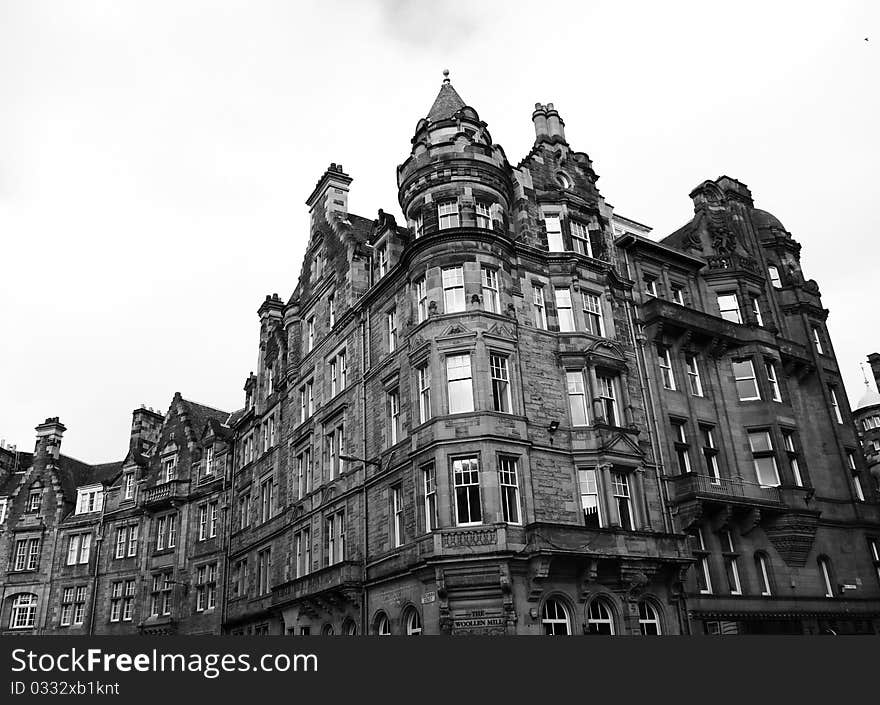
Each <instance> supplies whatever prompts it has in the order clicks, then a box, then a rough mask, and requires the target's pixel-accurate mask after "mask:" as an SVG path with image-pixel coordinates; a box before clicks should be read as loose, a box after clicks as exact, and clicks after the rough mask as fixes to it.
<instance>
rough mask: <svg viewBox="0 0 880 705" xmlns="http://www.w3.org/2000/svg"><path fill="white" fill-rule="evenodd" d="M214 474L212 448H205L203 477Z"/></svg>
mask: <svg viewBox="0 0 880 705" xmlns="http://www.w3.org/2000/svg"><path fill="white" fill-rule="evenodd" d="M213 474H214V446H208V447H207V448H205V475H213Z"/></svg>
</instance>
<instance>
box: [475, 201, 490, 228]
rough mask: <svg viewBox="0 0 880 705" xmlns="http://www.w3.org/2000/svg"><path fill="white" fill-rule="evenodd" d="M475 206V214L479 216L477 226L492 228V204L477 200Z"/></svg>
mask: <svg viewBox="0 0 880 705" xmlns="http://www.w3.org/2000/svg"><path fill="white" fill-rule="evenodd" d="M475 205H476V208H475V215H476V218H477V227H478V228H485V229H486V230H491V229H492V211H491V204H489V203H487V202H486V201H477V202H476V204H475Z"/></svg>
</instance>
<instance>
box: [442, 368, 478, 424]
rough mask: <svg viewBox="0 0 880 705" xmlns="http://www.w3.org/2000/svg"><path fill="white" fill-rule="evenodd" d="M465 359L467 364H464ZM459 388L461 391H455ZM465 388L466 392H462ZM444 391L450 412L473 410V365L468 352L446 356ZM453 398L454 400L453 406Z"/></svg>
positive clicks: (465, 412)
mask: <svg viewBox="0 0 880 705" xmlns="http://www.w3.org/2000/svg"><path fill="white" fill-rule="evenodd" d="M465 360H466V361H467V364H464V361H465ZM456 361H459V362H458V363H456ZM459 388H460V389H461V390H462V391H461V392H458V391H457V390H459ZM465 388H466V389H467V393H465V392H464V389H465ZM454 390H456V391H454ZM446 392H447V401H448V407H449V413H450V414H467V413H470V412H472V411H473V410H474V385H473V365H472V361H471V355H470V353H458V354H454V355H447V356H446ZM453 399H455V400H456V404H455V406H453Z"/></svg>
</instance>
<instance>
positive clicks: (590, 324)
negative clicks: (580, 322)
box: [581, 289, 605, 338]
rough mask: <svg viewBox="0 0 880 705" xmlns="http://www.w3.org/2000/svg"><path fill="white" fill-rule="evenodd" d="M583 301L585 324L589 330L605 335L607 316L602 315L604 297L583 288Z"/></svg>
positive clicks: (600, 335)
mask: <svg viewBox="0 0 880 705" xmlns="http://www.w3.org/2000/svg"><path fill="white" fill-rule="evenodd" d="M581 302H582V304H583V311H584V325H586V327H587V332H588V333H590V334H592V335H597V336H599V337H600V338H604V337H605V317H604V316H603V315H602V299H601V298H600V296H599V295H598V294H594V293H592V292H590V291H584V290H583V289H581Z"/></svg>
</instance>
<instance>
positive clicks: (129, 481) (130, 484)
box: [122, 470, 134, 499]
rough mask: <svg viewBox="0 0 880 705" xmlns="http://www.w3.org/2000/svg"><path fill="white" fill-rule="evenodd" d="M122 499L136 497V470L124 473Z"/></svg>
mask: <svg viewBox="0 0 880 705" xmlns="http://www.w3.org/2000/svg"><path fill="white" fill-rule="evenodd" d="M122 499H134V471H133V470H131V471H129V472H126V473H124V474H123V475H122Z"/></svg>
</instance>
